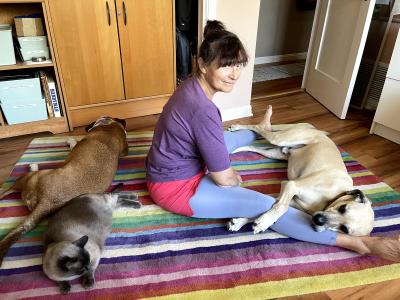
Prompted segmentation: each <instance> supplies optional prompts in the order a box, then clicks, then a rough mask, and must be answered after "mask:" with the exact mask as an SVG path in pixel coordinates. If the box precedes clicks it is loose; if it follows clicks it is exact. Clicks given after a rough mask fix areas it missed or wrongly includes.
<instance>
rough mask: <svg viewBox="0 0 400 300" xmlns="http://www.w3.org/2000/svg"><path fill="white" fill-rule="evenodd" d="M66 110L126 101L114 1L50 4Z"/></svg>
mask: <svg viewBox="0 0 400 300" xmlns="http://www.w3.org/2000/svg"><path fill="white" fill-rule="evenodd" d="M49 6H50V15H51V20H52V25H53V30H54V33H55V34H54V36H55V42H56V52H57V54H58V58H59V64H60V67H61V75H62V81H63V85H64V91H65V94H66V99H67V103H68V106H69V108H73V107H76V106H85V105H91V104H97V103H101V102H108V101H115V100H122V99H124V98H125V95H124V88H123V78H122V68H121V56H120V52H119V41H118V26H117V20H116V13H115V4H114V1H113V0H108V1H106V0H68V1H65V0H51V1H49Z"/></svg>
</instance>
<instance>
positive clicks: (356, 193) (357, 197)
mask: <svg viewBox="0 0 400 300" xmlns="http://www.w3.org/2000/svg"><path fill="white" fill-rule="evenodd" d="M345 194H346V195H351V196H353V197H354V198H355V200H356V201H358V202H360V203H364V202H365V201H366V200H367V198H366V197H365V195H364V193H363V192H362V191H361V190H359V189H355V190H352V191H347V192H345Z"/></svg>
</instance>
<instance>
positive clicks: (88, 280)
mask: <svg viewBox="0 0 400 300" xmlns="http://www.w3.org/2000/svg"><path fill="white" fill-rule="evenodd" d="M94 282H95V280H94V276H93V274H87V275H85V276H83V277H82V286H83V287H84V288H85V289H91V288H92V287H93V286H94Z"/></svg>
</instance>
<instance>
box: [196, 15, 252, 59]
mask: <svg viewBox="0 0 400 300" xmlns="http://www.w3.org/2000/svg"><path fill="white" fill-rule="evenodd" d="M203 35H204V40H203V42H202V43H201V46H200V49H199V58H201V59H202V60H203V62H204V63H205V65H210V64H211V63H212V62H214V61H216V62H217V66H218V67H226V66H233V65H237V64H242V65H244V66H245V65H246V64H247V62H248V55H247V52H246V50H245V48H244V46H243V44H242V42H241V41H240V39H239V38H238V37H237V35H236V34H234V33H232V32H230V31H228V30H226V28H225V26H224V24H223V23H222V22H220V21H216V20H214V21H207V24H206V27H205V28H204V34H203Z"/></svg>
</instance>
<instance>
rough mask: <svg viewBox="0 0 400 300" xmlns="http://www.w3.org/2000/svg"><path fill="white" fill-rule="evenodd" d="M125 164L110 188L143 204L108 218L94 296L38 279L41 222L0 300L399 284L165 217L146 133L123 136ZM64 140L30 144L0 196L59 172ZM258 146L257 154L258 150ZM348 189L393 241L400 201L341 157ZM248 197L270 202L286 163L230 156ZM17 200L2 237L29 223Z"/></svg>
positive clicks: (269, 294)
mask: <svg viewBox="0 0 400 300" xmlns="http://www.w3.org/2000/svg"><path fill="white" fill-rule="evenodd" d="M128 138H129V145H130V151H129V156H127V157H124V158H123V159H121V161H120V165H119V169H118V172H117V175H116V177H115V183H118V182H124V183H125V187H124V190H131V191H135V192H137V193H138V194H139V195H140V199H141V201H142V203H143V204H144V206H143V207H142V209H140V210H133V209H132V210H130V209H126V208H125V210H118V211H116V212H115V213H114V225H113V232H112V234H111V236H110V237H109V238H108V240H107V245H106V250H105V252H104V255H103V258H102V260H101V264H100V265H99V267H98V269H97V271H96V280H97V282H96V284H95V288H94V289H92V290H90V291H85V290H83V289H82V287H81V286H80V284H79V282H78V281H74V282H73V287H72V290H71V293H70V294H69V295H68V296H61V295H60V294H59V290H58V288H57V286H56V285H55V284H54V282H52V281H50V280H48V279H47V278H46V277H45V276H44V274H43V273H42V267H41V258H42V251H43V249H42V241H41V236H42V234H43V231H44V230H45V228H46V222H45V221H44V222H42V223H41V224H40V226H38V227H37V228H36V229H35V230H33V231H32V232H30V233H28V234H26V235H25V236H24V237H23V238H22V239H21V240H20V241H18V243H16V244H15V245H14V246H13V247H12V248H11V249H10V251H9V252H8V255H7V257H6V258H5V261H4V263H3V266H2V268H1V269H0V299H15V298H29V299H58V298H60V299H61V298H63V299H84V298H86V299H89V298H90V299H136V298H157V299H221V298H225V299H267V298H276V297H282V296H288V295H296V294H297V295H299V294H306V293H312V292H318V291H324V290H331V289H338V288H344V287H351V286H356V285H361V284H368V283H374V282H380V281H384V280H390V279H395V278H400V268H399V265H398V264H393V263H391V262H388V261H384V260H381V259H378V258H374V257H366V256H358V255H357V254H354V253H352V252H348V251H344V250H342V249H340V248H336V247H328V246H322V245H316V244H311V243H306V242H301V241H297V240H294V239H290V238H287V237H285V236H282V235H279V234H277V233H275V232H272V231H267V232H266V233H264V234H258V235H254V234H253V233H252V231H251V228H250V227H246V228H245V229H244V230H241V231H240V232H238V233H230V232H228V231H227V230H226V229H225V226H224V221H223V220H221V221H215V220H206V219H192V218H186V217H181V216H177V215H174V214H171V213H168V212H165V211H163V210H162V209H160V208H159V207H157V206H156V205H154V204H153V203H152V202H151V200H150V198H149V196H148V193H147V191H146V186H145V175H144V171H143V161H144V158H145V156H146V153H147V151H148V148H149V145H150V143H151V138H152V132H132V133H130V134H129V135H128ZM65 140H66V138H65V137H52V138H39V139H35V140H34V141H33V142H32V143H31V144H30V146H29V147H28V148H27V150H26V151H25V153H24V155H23V156H22V157H21V159H20V160H19V162H18V163H17V165H16V167H15V169H14V171H13V172H12V174H11V176H10V178H9V179H8V180H7V182H6V183H5V184H4V186H3V187H6V186H9V185H10V184H12V182H13V181H14V180H15V178H16V177H18V176H20V175H22V174H24V173H26V172H27V171H28V164H29V163H32V162H36V163H39V166H40V168H41V169H45V168H55V167H57V166H60V165H61V164H62V162H63V160H64V159H65V157H66V155H67V154H68V146H67V144H66V142H65ZM257 143H259V144H263V141H258V142H257ZM342 155H343V159H344V161H345V162H346V166H347V168H348V171H349V173H350V174H351V175H352V177H353V179H354V182H355V185H357V186H358V187H359V188H360V189H362V190H363V191H364V192H366V193H367V194H368V196H369V197H370V198H371V199H372V201H373V203H374V209H375V213H376V222H375V230H374V232H373V234H374V235H396V234H398V232H399V229H400V225H399V223H400V205H399V204H398V203H399V202H400V194H399V193H396V192H394V191H393V190H392V189H391V188H390V187H389V186H387V185H386V184H384V183H383V182H381V180H379V178H377V177H376V176H374V175H373V174H371V173H370V172H369V171H368V170H366V169H365V168H364V167H363V166H361V165H360V164H359V163H357V162H356V161H354V159H353V158H351V157H350V156H349V155H348V154H347V153H343V154H342ZM231 158H232V163H233V165H234V167H235V168H236V169H237V170H239V172H240V174H241V175H242V177H243V179H244V181H245V183H244V185H245V186H247V187H248V188H251V189H254V190H257V191H259V192H262V193H267V194H273V195H276V194H277V193H278V192H279V188H280V181H281V180H284V179H285V178H286V163H285V162H281V161H273V160H270V159H267V158H264V157H262V156H260V155H258V154H254V153H249V152H245V153H237V154H234V155H232V157H231ZM19 197H20V195H19V194H18V193H14V194H11V195H9V196H7V197H6V199H5V200H2V201H0V235H1V236H4V235H5V234H6V232H8V231H9V230H10V229H11V228H13V227H14V226H15V225H16V224H17V223H18V222H20V220H21V218H23V217H24V216H25V215H26V214H27V213H28V211H27V209H26V208H25V207H24V205H23V204H22V203H21V201H20V200H19Z"/></svg>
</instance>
